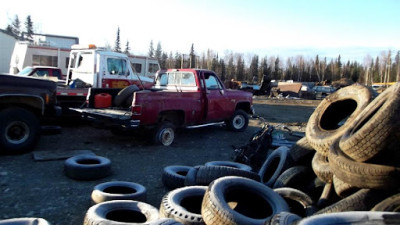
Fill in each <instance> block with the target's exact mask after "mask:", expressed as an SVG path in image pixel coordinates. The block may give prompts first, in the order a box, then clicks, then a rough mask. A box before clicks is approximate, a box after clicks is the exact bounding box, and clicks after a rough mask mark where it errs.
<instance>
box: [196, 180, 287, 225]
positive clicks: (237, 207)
mask: <svg viewBox="0 0 400 225" xmlns="http://www.w3.org/2000/svg"><path fill="white" fill-rule="evenodd" d="M283 211H285V212H288V211H289V207H288V205H287V204H286V202H285V200H284V199H283V198H282V197H281V196H279V194H278V193H276V192H274V191H273V190H272V189H271V188H269V187H267V186H265V185H263V184H262V183H260V182H257V181H254V180H251V179H248V178H243V177H234V176H227V177H222V178H219V179H217V180H215V181H214V182H212V183H211V184H210V185H209V186H208V189H207V191H206V193H205V195H204V198H203V203H202V209H201V214H202V216H203V220H204V222H205V223H206V224H207V225H217V224H232V225H234V224H237V225H239V224H264V222H265V221H267V220H269V219H270V218H271V217H272V216H273V215H275V214H277V213H280V212H283Z"/></svg>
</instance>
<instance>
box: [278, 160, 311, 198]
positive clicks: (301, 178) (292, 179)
mask: <svg viewBox="0 0 400 225" xmlns="http://www.w3.org/2000/svg"><path fill="white" fill-rule="evenodd" d="M314 179H315V174H314V173H313V172H312V170H311V169H310V168H308V167H305V166H292V167H290V168H289V169H287V170H285V171H284V172H283V173H282V174H281V175H279V177H278V178H277V179H276V181H275V183H274V185H273V188H274V189H275V188H283V187H290V188H295V189H299V190H301V191H303V192H306V191H307V189H308V185H309V183H311V182H312V181H313V180H314Z"/></svg>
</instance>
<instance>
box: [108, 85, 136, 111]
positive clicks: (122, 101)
mask: <svg viewBox="0 0 400 225" xmlns="http://www.w3.org/2000/svg"><path fill="white" fill-rule="evenodd" d="M139 90H140V89H139V88H138V86H136V85H130V86H127V87H125V88H123V89H122V90H121V91H119V92H118V94H117V96H115V98H114V105H115V106H117V107H127V106H130V104H128V100H127V99H133V93H134V92H135V91H139ZM130 103H131V104H132V100H131V101H130Z"/></svg>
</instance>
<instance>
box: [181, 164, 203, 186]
mask: <svg viewBox="0 0 400 225" xmlns="http://www.w3.org/2000/svg"><path fill="white" fill-rule="evenodd" d="M200 167H201V166H194V167H192V168H190V170H189V171H188V173H187V174H186V177H185V181H184V184H185V186H193V185H196V176H197V172H198V171H199V168H200Z"/></svg>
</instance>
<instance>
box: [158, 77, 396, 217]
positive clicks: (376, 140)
mask: <svg viewBox="0 0 400 225" xmlns="http://www.w3.org/2000/svg"><path fill="white" fill-rule="evenodd" d="M399 98H400V83H397V84H395V85H393V86H392V87H390V88H388V89H387V90H386V91H385V92H383V93H381V94H380V95H379V96H377V97H376V98H374V99H373V98H372V95H371V92H370V91H369V89H367V88H366V87H364V86H362V85H352V86H348V87H346V88H342V89H340V90H338V91H337V92H335V93H333V94H331V95H330V96H328V97H327V98H325V99H324V100H323V101H322V102H321V104H320V105H319V106H318V107H317V108H316V110H315V111H314V113H313V114H312V115H311V117H310V120H309V122H308V124H307V128H306V137H304V138H302V139H300V140H299V141H298V142H297V143H296V144H295V145H294V146H293V147H292V148H290V149H289V148H287V147H279V148H277V149H275V150H272V151H271V154H270V155H268V156H267V159H266V161H265V162H264V164H263V165H262V167H261V169H260V170H259V171H254V170H249V169H248V168H245V167H240V168H239V167H238V168H232V167H236V165H235V166H234V165H227V164H228V163H226V165H215V162H212V164H211V165H210V164H208V165H202V166H194V167H190V166H171V167H166V168H165V170H164V174H163V183H164V185H165V186H166V187H167V188H169V189H171V191H170V192H169V193H168V194H167V195H166V196H165V197H164V199H163V202H162V204H161V207H160V212H161V214H162V216H163V217H168V218H174V219H175V220H177V221H180V222H181V223H183V224H207V225H210V224H338V223H340V224H400V213H399V212H400V193H399V187H400V179H399V178H400V167H399V166H398V165H399V160H400V158H399V157H397V156H398V150H399V147H398V146H399V144H400V118H399V117H400V105H399V104H400V99H399ZM232 163H233V162H232ZM229 167H230V168H229ZM228 168H229V169H228ZM237 170H241V171H240V172H239V171H237ZM166 171H169V172H166ZM243 171H245V172H243ZM254 173H257V174H258V177H257V176H254ZM173 174H174V175H173ZM260 185H261V186H260ZM194 196H195V197H194ZM282 200H283V201H282ZM189 202H191V204H189ZM186 218H189V219H188V220H187V219H186Z"/></svg>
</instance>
